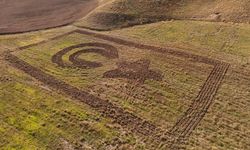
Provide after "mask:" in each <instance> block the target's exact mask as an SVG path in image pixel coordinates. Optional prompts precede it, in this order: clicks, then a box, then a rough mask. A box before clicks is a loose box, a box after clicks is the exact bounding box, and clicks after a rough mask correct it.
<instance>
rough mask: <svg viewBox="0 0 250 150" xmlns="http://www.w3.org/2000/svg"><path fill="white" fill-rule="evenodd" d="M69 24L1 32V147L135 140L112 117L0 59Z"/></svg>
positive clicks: (87, 145)
mask: <svg viewBox="0 0 250 150" xmlns="http://www.w3.org/2000/svg"><path fill="white" fill-rule="evenodd" d="M70 30H72V27H65V28H61V29H54V30H49V31H41V32H35V33H28V34H22V35H10V36H1V37H0V39H1V59H0V64H1V65H0V100H1V101H0V137H1V138H0V149H57V148H59V149H67V148H83V149H107V147H109V148H111V147H115V146H116V142H117V139H119V142H122V143H124V144H123V145H125V146H126V144H127V143H130V144H129V145H131V146H129V147H135V148H136V147H137V146H138V145H136V144H134V143H135V139H134V137H133V136H132V135H131V134H124V131H122V130H121V129H120V127H119V126H117V125H114V124H113V123H112V121H111V120H109V119H106V118H103V117H101V116H100V114H99V113H97V112H95V111H93V110H91V108H89V107H88V106H86V105H83V104H79V103H77V102H74V101H72V100H70V98H68V97H67V96H65V95H58V94H55V92H52V91H51V90H50V89H48V88H47V87H46V86H44V85H41V83H37V82H36V81H34V80H33V79H32V78H31V77H30V76H28V75H26V74H24V73H23V72H21V71H18V70H16V69H14V68H13V67H11V66H9V65H8V64H7V63H6V62H5V61H4V60H2V52H4V51H5V50H8V49H12V50H13V48H15V47H19V46H24V45H28V44H31V43H36V42H39V41H41V40H44V39H47V38H48V37H54V36H56V35H58V34H61V33H63V32H67V31H70ZM111 145H112V146H111ZM120 146H121V145H120ZM139 147H143V146H141V144H140V145H139Z"/></svg>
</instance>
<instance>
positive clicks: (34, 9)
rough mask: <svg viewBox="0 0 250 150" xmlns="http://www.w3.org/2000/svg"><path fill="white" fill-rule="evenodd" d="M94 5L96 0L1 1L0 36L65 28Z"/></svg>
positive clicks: (94, 6) (95, 5)
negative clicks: (58, 27) (59, 27)
mask: <svg viewBox="0 0 250 150" xmlns="http://www.w3.org/2000/svg"><path fill="white" fill-rule="evenodd" d="M97 5H98V2H97V0H84V1H82V0H42V1H37V0H25V1H21V0H4V1H1V2H0V10H1V13H0V20H1V21H0V34H8V33H20V32H27V31H35V30H39V29H47V28H52V27H57V26H62V25H67V24H70V23H72V22H74V21H75V20H78V19H80V18H82V17H84V16H85V15H86V14H88V13H89V12H90V11H91V10H93V9H94V8H96V7H97Z"/></svg>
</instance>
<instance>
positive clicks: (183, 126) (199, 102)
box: [5, 30, 229, 149]
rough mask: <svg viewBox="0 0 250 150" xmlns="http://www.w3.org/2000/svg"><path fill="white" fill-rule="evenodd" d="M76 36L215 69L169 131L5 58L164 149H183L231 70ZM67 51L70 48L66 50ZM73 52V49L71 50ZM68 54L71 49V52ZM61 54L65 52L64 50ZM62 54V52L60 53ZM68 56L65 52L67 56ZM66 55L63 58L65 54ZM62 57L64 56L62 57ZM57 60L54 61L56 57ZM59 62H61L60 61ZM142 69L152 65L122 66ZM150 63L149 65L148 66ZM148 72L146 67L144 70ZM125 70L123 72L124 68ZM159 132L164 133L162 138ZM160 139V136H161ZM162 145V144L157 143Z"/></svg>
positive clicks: (218, 64) (204, 60) (171, 52)
mask: <svg viewBox="0 0 250 150" xmlns="http://www.w3.org/2000/svg"><path fill="white" fill-rule="evenodd" d="M75 32H76V33H80V34H85V35H89V36H92V37H95V38H99V39H102V40H106V41H109V42H113V43H116V44H120V45H125V46H129V47H135V48H139V49H143V50H150V51H154V52H159V53H167V54H169V55H173V56H176V57H182V58H186V59H188V60H190V61H195V62H198V63H204V64H208V65H211V66H213V67H214V68H213V70H212V71H211V73H210V75H209V76H208V78H207V80H206V81H204V84H203V86H202V87H201V90H200V92H199V93H198V94H197V97H196V98H195V99H194V100H193V103H192V104H191V105H190V106H189V108H188V109H187V110H186V112H185V113H184V114H183V116H182V117H180V119H178V121H177V122H176V124H175V125H174V126H173V127H172V128H171V129H170V130H169V131H165V130H164V131H162V130H161V129H160V128H158V127H157V126H155V125H154V124H153V123H152V122H149V121H147V120H144V119H142V118H140V117H138V116H136V115H134V114H133V113H130V112H128V111H126V110H124V109H123V108H121V107H119V106H116V105H114V104H113V103H111V102H110V101H109V100H104V99H101V98H99V97H96V96H94V95H91V94H89V93H88V92H86V91H81V90H79V89H78V88H76V87H73V86H71V85H69V84H67V83H65V82H64V81H61V80H58V79H56V78H55V77H53V76H51V75H48V74H46V73H45V72H43V71H42V70H40V69H38V68H35V67H33V66H31V65H30V64H28V63H26V62H25V61H23V60H21V59H19V58H18V57H16V56H15V55H13V54H11V53H7V54H6V55H5V59H6V60H7V61H9V62H10V63H11V64H12V65H13V66H14V67H16V68H18V69H20V70H22V71H24V72H26V73H27V74H29V75H31V76H32V77H34V78H36V79H37V80H39V81H41V82H43V83H44V84H46V85H48V86H49V87H51V88H53V89H55V90H58V91H60V92H63V93H65V94H66V95H69V96H71V97H72V98H74V99H76V100H79V101H81V102H83V103H85V104H88V105H89V106H91V107H92V108H94V109H95V110H97V111H99V112H101V113H102V114H103V115H104V116H105V117H110V118H112V119H113V120H114V122H115V123H118V124H120V125H121V126H123V127H124V128H126V129H128V130H130V131H132V132H134V133H137V134H138V133H139V134H140V135H144V136H151V137H153V139H154V140H155V141H156V142H158V140H159V138H160V140H161V141H162V142H164V144H163V145H159V147H160V148H162V147H167V148H170V149H181V146H182V144H183V142H185V141H186V139H187V138H188V137H189V135H190V134H191V133H192V131H193V130H195V128H196V127H197V126H198V125H199V123H200V122H201V120H202V119H203V118H204V116H205V115H206V113H207V110H208V109H209V108H210V105H211V104H212V103H213V100H214V98H215V96H216V94H217V91H218V89H219V88H220V85H221V83H222V81H223V78H224V76H225V74H226V73H227V70H228V68H229V64H227V63H225V62H221V61H219V60H214V59H212V58H207V57H203V56H199V55H195V54H191V53H188V52H184V51H179V50H176V49H169V48H162V47H156V46H151V45H145V44H141V43H135V42H132V41H127V40H124V39H120V38H116V37H111V36H108V35H104V34H98V33H95V32H89V31H86V30H85V31H84V30H76V31H75ZM71 33H73V32H71ZM66 50H67V49H66ZM69 50H70V49H69ZM67 51H68V50H67ZM60 52H63V50H62V51H60ZM60 52H59V53H60ZM63 54H64V53H63ZM63 54H62V55H63ZM58 56H60V55H58ZM59 58H61V56H60V57H59ZM52 60H53V58H52ZM56 62H57V61H56ZM138 63H139V64H140V65H139V66H143V64H144V67H146V69H147V66H148V65H147V64H148V63H149V62H147V61H139V62H137V63H135V64H133V63H132V64H131V63H125V64H122V65H120V68H124V66H125V67H127V66H130V68H131V67H132V68H138ZM145 64H146V65H145ZM144 69H145V68H144ZM120 70H121V69H120ZM158 133H161V135H159V134H158ZM159 136H160V137H159ZM157 145H158V144H157Z"/></svg>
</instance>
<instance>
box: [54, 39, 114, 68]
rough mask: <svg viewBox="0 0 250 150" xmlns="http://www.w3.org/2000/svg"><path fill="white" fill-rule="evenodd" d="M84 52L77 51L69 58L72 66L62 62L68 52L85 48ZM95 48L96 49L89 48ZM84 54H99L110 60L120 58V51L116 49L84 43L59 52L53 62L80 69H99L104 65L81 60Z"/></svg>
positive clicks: (109, 46)
mask: <svg viewBox="0 0 250 150" xmlns="http://www.w3.org/2000/svg"><path fill="white" fill-rule="evenodd" d="M85 47H86V49H83V50H80V51H77V52H75V53H73V54H72V55H70V56H69V61H71V62H72V64H67V63H64V62H63V60H62V57H63V56H64V55H65V54H67V53H68V52H70V51H72V50H74V49H77V48H85ZM89 47H94V48H89ZM83 53H98V54H100V55H102V56H104V57H107V58H109V59H114V58H118V51H117V49H116V48H115V47H113V46H111V45H108V44H104V43H84V44H78V45H74V46H70V47H67V48H65V49H63V50H61V51H59V52H57V53H56V54H55V55H53V56H52V62H53V63H56V64H57V65H58V66H60V67H78V68H83V69H87V68H97V67H101V66H102V64H101V63H98V62H90V61H86V60H83V59H80V58H79V56H80V55H81V54H83Z"/></svg>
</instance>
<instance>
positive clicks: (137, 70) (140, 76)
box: [103, 60, 163, 83]
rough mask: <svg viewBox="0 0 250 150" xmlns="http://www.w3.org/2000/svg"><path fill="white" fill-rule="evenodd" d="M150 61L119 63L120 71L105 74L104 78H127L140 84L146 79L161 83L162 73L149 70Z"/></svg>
mask: <svg viewBox="0 0 250 150" xmlns="http://www.w3.org/2000/svg"><path fill="white" fill-rule="evenodd" d="M149 64H150V61H149V60H138V61H136V62H121V63H118V64H117V66H118V69H115V70H111V71H108V72H105V73H104V75H103V77H104V78H127V79H131V80H134V81H136V82H139V83H144V82H145V80H146V79H152V80H156V81H161V80H162V78H163V76H162V74H161V73H160V72H156V71H154V70H149Z"/></svg>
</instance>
